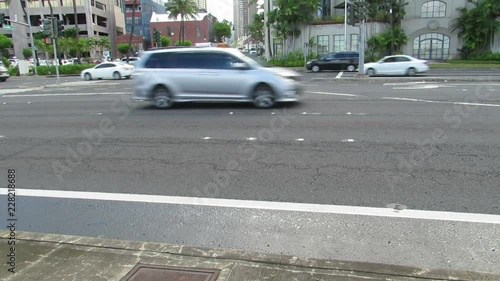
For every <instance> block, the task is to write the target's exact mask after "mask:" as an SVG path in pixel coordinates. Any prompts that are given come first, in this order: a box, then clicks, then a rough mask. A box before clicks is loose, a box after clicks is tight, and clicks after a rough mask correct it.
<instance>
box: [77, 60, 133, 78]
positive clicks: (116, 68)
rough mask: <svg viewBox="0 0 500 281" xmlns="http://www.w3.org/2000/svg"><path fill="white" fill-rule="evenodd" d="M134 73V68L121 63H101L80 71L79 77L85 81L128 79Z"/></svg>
mask: <svg viewBox="0 0 500 281" xmlns="http://www.w3.org/2000/svg"><path fill="white" fill-rule="evenodd" d="M133 72H134V67H133V66H132V65H130V64H126V63H122V62H103V63H101V64H98V65H96V66H94V67H92V68H88V69H85V70H84V71H82V73H81V76H82V78H83V79H85V80H92V79H116V80H118V79H122V78H123V77H125V78H127V79H129V78H130V76H132V73H133Z"/></svg>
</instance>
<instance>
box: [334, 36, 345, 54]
mask: <svg viewBox="0 0 500 281" xmlns="http://www.w3.org/2000/svg"><path fill="white" fill-rule="evenodd" d="M333 51H334V52H338V51H345V37H344V35H333Z"/></svg>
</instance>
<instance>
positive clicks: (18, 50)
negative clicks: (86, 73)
mask: <svg viewBox="0 0 500 281" xmlns="http://www.w3.org/2000/svg"><path fill="white" fill-rule="evenodd" d="M26 3H28V6H27V7H26ZM51 3H52V8H53V9H52V10H53V14H54V16H55V17H57V18H58V19H59V20H62V21H63V23H64V27H65V28H71V27H74V26H75V20H76V21H77V23H78V29H79V31H80V32H79V35H80V36H85V37H86V36H88V37H99V36H108V37H109V38H110V42H111V44H112V45H114V44H115V42H116V36H117V35H121V34H123V33H124V32H125V17H124V13H123V9H124V3H123V0H76V11H77V16H76V18H75V14H74V10H73V0H60V1H51ZM21 5H23V6H24V7H26V11H27V12H28V13H29V15H30V20H31V26H32V31H33V33H36V32H38V31H40V30H41V28H40V25H41V20H42V18H47V17H50V16H51V14H50V7H49V4H48V1H43V0H31V1H29V2H27V1H10V3H9V4H8V6H7V3H6V2H0V13H3V14H5V15H6V18H7V19H10V20H17V21H18V22H22V23H28V18H27V17H26V16H25V15H24V12H23V9H22V6H21ZM0 32H1V33H3V34H5V35H6V36H7V37H10V38H12V40H13V43H14V50H13V51H12V54H11V55H13V56H16V57H19V58H23V56H22V50H23V48H29V47H31V44H30V42H31V40H30V38H29V28H28V27H26V26H22V25H16V24H14V25H13V28H12V29H5V28H4V29H0ZM112 49H113V48H112ZM111 51H112V54H111V55H112V56H115V55H116V54H115V53H114V50H111ZM101 55H102V54H98V55H97V56H101Z"/></svg>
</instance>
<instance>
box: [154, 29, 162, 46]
mask: <svg viewBox="0 0 500 281" xmlns="http://www.w3.org/2000/svg"><path fill="white" fill-rule="evenodd" d="M153 42H155V43H156V45H160V42H161V34H160V32H159V31H158V30H157V29H156V28H155V29H153Z"/></svg>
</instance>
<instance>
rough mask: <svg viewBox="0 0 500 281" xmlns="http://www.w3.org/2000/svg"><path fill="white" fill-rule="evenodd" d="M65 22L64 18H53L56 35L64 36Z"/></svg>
mask: <svg viewBox="0 0 500 281" xmlns="http://www.w3.org/2000/svg"><path fill="white" fill-rule="evenodd" d="M63 24H64V22H63V21H62V20H58V19H57V18H53V19H52V28H53V31H54V37H60V36H63V31H64V26H63Z"/></svg>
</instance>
